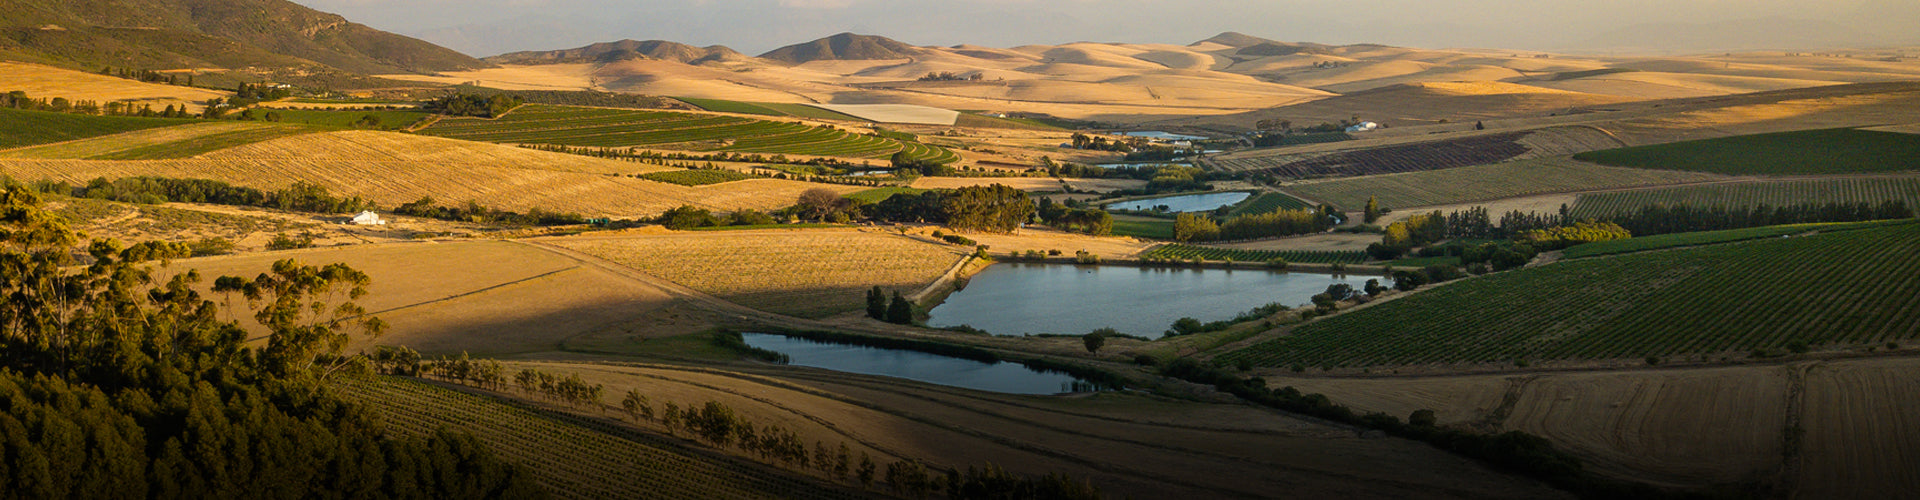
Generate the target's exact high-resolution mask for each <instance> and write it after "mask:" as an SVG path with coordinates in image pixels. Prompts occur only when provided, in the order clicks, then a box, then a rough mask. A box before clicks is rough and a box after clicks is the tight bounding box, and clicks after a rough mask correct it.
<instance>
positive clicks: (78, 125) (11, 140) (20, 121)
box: [0, 108, 194, 149]
mask: <svg viewBox="0 0 1920 500" xmlns="http://www.w3.org/2000/svg"><path fill="white" fill-rule="evenodd" d="M189 123H194V122H193V120H182V119H167V118H134V117H129V116H91V115H78V114H72V113H54V112H51V111H26V110H19V109H11V108H0V149H11V148H17V147H22V146H33V145H39V144H52V143H56V142H63V141H71V140H74V139H85V138H88V137H99V136H103V135H109V134H118V133H121V132H131V131H135V130H144V129H150V128H159V127H171V126H175V125H186V124H189Z"/></svg>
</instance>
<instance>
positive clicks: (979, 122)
mask: <svg viewBox="0 0 1920 500" xmlns="http://www.w3.org/2000/svg"><path fill="white" fill-rule="evenodd" d="M953 125H954V126H956V127H974V128H1011V129H1026V130H1067V129H1066V128H1063V127H1060V126H1056V125H1053V124H1049V123H1047V122H1043V121H1040V120H1034V119H1029V118H999V117H993V116H986V115H981V114H975V113H965V112H963V113H960V117H959V119H957V120H955V121H954V122H953Z"/></svg>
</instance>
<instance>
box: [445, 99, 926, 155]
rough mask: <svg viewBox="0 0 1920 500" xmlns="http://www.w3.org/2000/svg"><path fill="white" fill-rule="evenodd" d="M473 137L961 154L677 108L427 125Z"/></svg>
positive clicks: (577, 111)
mask: <svg viewBox="0 0 1920 500" xmlns="http://www.w3.org/2000/svg"><path fill="white" fill-rule="evenodd" d="M421 132H422V133H425V134H429V135H437V136H441V137H449V138H454V139H465V140H471V141H483V142H497V143H514V144H559V145H566V146H586V147H613V148H626V147H648V148H663V149H685V150H693V151H712V152H737V153H766V154H795V155H809V156H836V157H847V158H864V159H880V158H886V157H888V156H891V155H892V154H893V153H895V152H899V151H901V150H903V149H904V150H907V151H908V155H909V156H913V157H914V158H917V159H926V160H935V161H953V160H958V156H954V153H953V152H952V151H948V150H946V149H944V148H939V147H935V146H927V145H924V144H917V143H902V142H899V141H895V140H892V139H887V138H882V137H873V136H867V135H859V134H851V133H847V132H845V131H841V130H835V129H831V128H825V127H813V126H808V125H803V124H798V123H785V122H773V121H765V120H754V119H750V118H739V117H733V116H716V115H702V114H695V113H678V112H671V111H649V110H625V109H601V108H577V107H566V106H548V105H527V106H523V107H521V108H520V109H518V110H515V111H514V112H512V113H509V114H507V115H506V116H503V117H500V118H497V119H481V118H452V119H445V120H441V121H440V122H439V123H435V124H434V125H433V126H430V127H427V128H426V129H424V130H422V131H421Z"/></svg>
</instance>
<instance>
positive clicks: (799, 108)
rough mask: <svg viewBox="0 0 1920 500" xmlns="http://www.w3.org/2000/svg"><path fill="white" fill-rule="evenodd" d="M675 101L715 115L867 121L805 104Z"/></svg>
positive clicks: (706, 100)
mask: <svg viewBox="0 0 1920 500" xmlns="http://www.w3.org/2000/svg"><path fill="white" fill-rule="evenodd" d="M674 99H677V100H680V101H682V102H685V103H687V104H692V105H694V106H699V107H700V109H704V110H707V111H712V112H715V113H740V114H747V115H766V116H792V117H798V118H813V119H818V120H842V121H854V122H863V121H866V120H862V119H860V118H858V117H855V116H853V115H848V114H845V113H841V112H838V111H831V110H827V109H824V108H816V107H813V106H808V105H805V104H790V103H778V102H745V101H728V100H724V99H698V98H692V97H675V98H674Z"/></svg>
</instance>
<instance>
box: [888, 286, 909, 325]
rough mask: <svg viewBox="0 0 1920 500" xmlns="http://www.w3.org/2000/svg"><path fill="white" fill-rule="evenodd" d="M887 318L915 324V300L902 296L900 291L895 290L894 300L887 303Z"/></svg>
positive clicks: (904, 323)
mask: <svg viewBox="0 0 1920 500" xmlns="http://www.w3.org/2000/svg"><path fill="white" fill-rule="evenodd" d="M886 320H887V322H888V323H895V324H901V325H911V324H913V301H911V300H907V298H906V297H902V296H900V292H893V301H892V302H891V303H889V304H888V305H887V318H886Z"/></svg>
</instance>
